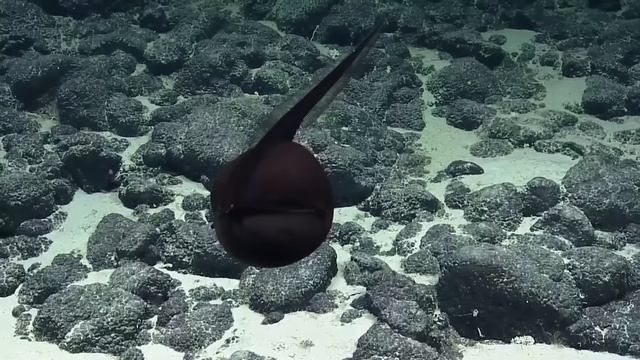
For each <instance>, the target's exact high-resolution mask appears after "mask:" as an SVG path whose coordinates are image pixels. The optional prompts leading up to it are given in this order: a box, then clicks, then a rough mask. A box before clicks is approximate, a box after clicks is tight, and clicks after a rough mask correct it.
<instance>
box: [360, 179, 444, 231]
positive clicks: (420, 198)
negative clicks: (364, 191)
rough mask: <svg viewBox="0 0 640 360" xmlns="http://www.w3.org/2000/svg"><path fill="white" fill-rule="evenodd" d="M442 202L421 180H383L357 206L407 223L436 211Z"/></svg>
mask: <svg viewBox="0 0 640 360" xmlns="http://www.w3.org/2000/svg"><path fill="white" fill-rule="evenodd" d="M442 205H443V204H442V203H441V202H440V200H438V198H436V197H435V196H434V195H433V194H431V193H430V192H428V191H427V190H425V187H424V184H422V183H421V182H415V181H412V182H409V183H407V184H404V183H401V182H393V181H390V182H385V183H383V184H381V185H380V186H379V187H377V188H376V190H375V191H374V192H373V194H372V195H371V196H370V197H369V198H368V199H367V200H365V202H364V203H362V204H360V205H359V208H360V209H362V210H364V211H367V212H369V213H371V214H372V215H374V216H380V217H382V218H385V219H389V220H392V221H396V222H400V223H409V222H411V221H412V220H413V219H415V218H416V217H418V216H420V215H421V214H424V213H436V212H437V211H438V210H440V209H441V208H442Z"/></svg>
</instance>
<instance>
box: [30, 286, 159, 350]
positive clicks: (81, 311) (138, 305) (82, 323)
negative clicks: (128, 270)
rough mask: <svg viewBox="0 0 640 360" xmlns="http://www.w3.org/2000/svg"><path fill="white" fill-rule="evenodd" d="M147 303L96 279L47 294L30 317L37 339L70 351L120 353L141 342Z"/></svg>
mask: <svg viewBox="0 0 640 360" xmlns="http://www.w3.org/2000/svg"><path fill="white" fill-rule="evenodd" d="M146 317H147V306H146V304H145V302H144V301H142V299H140V298H139V297H137V296H135V295H133V294H130V293H128V292H126V291H124V290H122V289H117V288H112V287H110V286H108V285H105V284H100V283H95V284H90V285H86V286H77V285H72V286H70V287H68V288H67V289H65V290H63V291H61V292H59V293H57V294H54V295H52V296H50V297H49V298H48V299H47V300H46V301H45V302H44V304H43V305H42V308H41V309H40V311H39V312H38V315H36V317H35V319H34V320H33V333H34V335H35V337H36V339H37V340H38V341H49V342H53V343H56V344H59V346H60V347H61V348H62V349H64V350H66V351H68V352H71V353H79V352H100V353H111V354H120V353H122V352H124V351H125V350H127V349H128V348H130V347H132V346H137V345H141V342H140V340H139V336H140V332H141V331H142V330H144V327H143V325H144V320H145V319H146Z"/></svg>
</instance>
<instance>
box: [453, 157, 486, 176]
mask: <svg viewBox="0 0 640 360" xmlns="http://www.w3.org/2000/svg"><path fill="white" fill-rule="evenodd" d="M444 172H445V174H447V175H449V176H451V177H457V176H461V175H480V174H484V169H483V168H482V167H481V166H480V165H478V164H476V163H474V162H471V161H464V160H454V161H452V162H451V163H449V165H447V167H446V168H445V169H444Z"/></svg>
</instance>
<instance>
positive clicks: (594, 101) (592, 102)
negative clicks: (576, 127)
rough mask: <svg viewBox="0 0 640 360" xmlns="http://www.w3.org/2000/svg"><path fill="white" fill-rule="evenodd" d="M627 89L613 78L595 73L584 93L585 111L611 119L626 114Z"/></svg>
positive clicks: (588, 80)
mask: <svg viewBox="0 0 640 360" xmlns="http://www.w3.org/2000/svg"><path fill="white" fill-rule="evenodd" d="M626 96H627V89H626V87H625V86H624V85H621V84H619V83H617V82H615V81H613V80H610V79H607V78H605V77H602V76H599V75H595V76H591V77H589V78H588V79H587V88H586V89H585V90H584V94H583V95H582V107H583V108H584V111H585V113H587V114H591V115H595V116H598V117H600V118H603V119H609V118H612V117H615V116H620V115H624V113H625V100H626Z"/></svg>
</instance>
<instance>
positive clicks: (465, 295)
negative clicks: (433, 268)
mask: <svg viewBox="0 0 640 360" xmlns="http://www.w3.org/2000/svg"><path fill="white" fill-rule="evenodd" d="M437 290H438V299H439V302H440V307H441V308H442V310H443V311H444V312H446V313H448V314H450V318H451V323H452V325H453V326H454V327H455V328H456V330H458V332H460V335H462V336H466V337H469V338H474V339H475V338H478V337H479V336H482V337H483V338H489V339H500V340H503V341H510V339H512V338H513V337H515V336H521V335H531V336H533V337H534V338H535V339H538V340H542V339H546V338H547V336H548V333H547V332H552V331H553V330H554V329H555V330H560V329H562V328H564V327H565V326H568V325H570V324H571V323H573V322H574V321H576V320H577V319H578V318H579V316H580V311H581V309H582V307H581V302H580V295H579V292H578V289H577V288H575V287H574V286H572V285H569V284H567V283H564V282H554V281H552V280H551V279H550V278H548V277H547V276H545V275H543V274H541V273H540V272H539V271H538V268H537V266H536V265H535V263H533V262H531V261H529V260H528V259H527V258H524V257H520V256H518V255H517V254H516V253H514V252H513V251H511V250H507V249H505V248H502V247H500V246H496V245H489V244H481V245H474V246H467V247H464V248H462V249H460V250H458V251H457V252H455V253H454V254H453V256H451V257H450V258H449V259H447V261H446V265H445V266H444V268H443V272H442V276H441V277H440V280H439V282H438V285H437ZM541 324H542V326H540V325H541ZM478 329H479V330H480V332H481V333H482V335H479V332H478Z"/></svg>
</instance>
